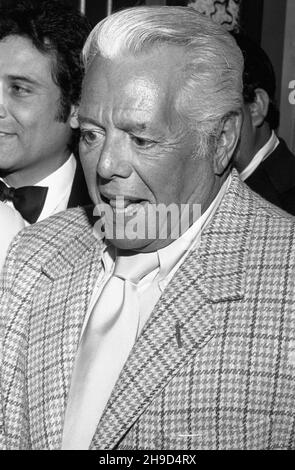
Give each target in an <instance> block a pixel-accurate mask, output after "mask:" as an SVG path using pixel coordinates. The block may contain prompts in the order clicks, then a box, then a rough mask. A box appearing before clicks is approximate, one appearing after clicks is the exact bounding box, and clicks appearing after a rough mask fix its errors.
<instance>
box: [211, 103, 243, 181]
mask: <svg viewBox="0 0 295 470" xmlns="http://www.w3.org/2000/svg"><path fill="white" fill-rule="evenodd" d="M242 121H243V118H242V113H241V111H240V112H236V113H232V114H230V115H229V116H226V117H225V118H224V120H223V122H222V128H221V132H220V133H219V138H218V141H217V145H216V151H215V155H214V173H215V174H216V175H222V173H223V172H224V171H225V170H226V168H227V167H228V165H229V162H230V161H231V158H232V156H233V153H234V150H235V148H236V146H237V143H238V141H239V138H240V133H241V127H242Z"/></svg>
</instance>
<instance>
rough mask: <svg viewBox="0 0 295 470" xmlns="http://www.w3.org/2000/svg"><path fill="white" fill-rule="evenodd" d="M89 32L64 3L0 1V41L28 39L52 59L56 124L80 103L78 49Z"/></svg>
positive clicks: (54, 0) (57, 0) (83, 20)
mask: <svg viewBox="0 0 295 470" xmlns="http://www.w3.org/2000/svg"><path fill="white" fill-rule="evenodd" d="M90 30H91V26H90V24H89V22H88V20H87V19H86V18H85V17H84V16H83V15H81V14H80V12H79V11H78V10H76V9H75V8H73V6H72V5H71V4H70V2H68V1H65V0H9V1H8V0H0V41H1V40H3V39H4V38H5V37H7V36H10V35H18V36H23V37H26V38H28V39H30V40H31V41H32V43H33V45H34V46H35V47H36V48H37V49H38V50H39V51H40V52H42V53H43V54H51V55H52V57H53V66H52V79H53V81H54V83H55V84H56V85H57V86H58V87H59V88H60V91H61V103H60V109H59V113H58V116H57V119H58V120H59V121H62V122H65V121H66V120H67V119H68V116H69V113H70V109H71V105H75V104H78V103H79V100H80V95H81V86H82V78H83V68H82V62H81V57H80V56H81V50H82V47H83V45H84V42H85V40H86V38H87V36H88V34H89V32H90Z"/></svg>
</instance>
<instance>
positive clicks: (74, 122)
mask: <svg viewBox="0 0 295 470" xmlns="http://www.w3.org/2000/svg"><path fill="white" fill-rule="evenodd" d="M70 125H71V128H72V129H77V128H78V127H79V122H78V106H76V105H73V104H72V106H71V114H70Z"/></svg>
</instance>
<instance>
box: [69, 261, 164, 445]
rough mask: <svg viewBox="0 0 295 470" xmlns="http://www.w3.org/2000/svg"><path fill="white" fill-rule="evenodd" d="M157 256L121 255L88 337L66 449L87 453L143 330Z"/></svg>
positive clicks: (74, 385) (74, 384)
mask: <svg viewBox="0 0 295 470" xmlns="http://www.w3.org/2000/svg"><path fill="white" fill-rule="evenodd" d="M157 266H158V255H157V253H156V252H155V253H139V254H136V255H134V254H131V255H126V254H125V255H124V256H117V258H116V261H115V269H114V273H113V275H112V276H111V278H110V279H109V280H108V282H107V283H106V285H105V286H104V288H103V290H102V292H101V294H100V296H99V299H98V301H97V302H96V304H95V306H94V308H93V310H92V313H91V315H90V318H89V320H88V323H87V326H86V328H85V331H84V333H83V335H82V339H81V343H80V346H79V349H78V353H77V357H76V361H75V366H74V370H73V375H72V381H71V388H70V392H69V397H68V405H67V409H66V415H65V424H64V432H63V444H62V448H63V449H87V448H88V447H89V445H90V443H91V440H92V437H93V435H94V432H95V430H96V427H97V424H98V422H99V419H100V417H101V415H102V413H103V410H104V408H105V405H106V403H107V401H108V399H109V397H110V394H111V391H112V389H113V387H114V385H115V383H116V381H117V379H118V377H119V374H120V372H121V370H122V368H123V366H124V364H125V362H126V360H127V357H128V355H129V353H130V351H131V349H132V347H133V345H134V343H135V340H136V336H137V331H138V327H139V302H138V296H137V287H136V285H137V283H138V282H139V281H140V279H142V278H143V277H144V276H145V275H146V274H148V273H149V272H151V271H152V270H154V269H155V268H156V267H157Z"/></svg>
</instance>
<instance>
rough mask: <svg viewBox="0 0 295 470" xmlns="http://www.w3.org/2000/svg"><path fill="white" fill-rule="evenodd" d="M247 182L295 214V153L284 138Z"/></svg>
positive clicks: (262, 194)
mask: <svg viewBox="0 0 295 470" xmlns="http://www.w3.org/2000/svg"><path fill="white" fill-rule="evenodd" d="M245 183H246V184H247V185H248V186H250V188H251V189H253V191H255V192H256V193H258V194H260V196H262V197H264V198H265V199H267V200H268V201H270V202H272V203H273V204H275V205H276V206H278V207H281V208H282V209H284V210H285V211H287V212H289V213H290V214H293V215H295V155H293V153H291V152H290V150H289V149H288V147H287V145H286V143H285V142H284V141H283V140H282V139H280V143H279V145H278V146H277V148H276V149H275V150H274V151H273V152H272V153H271V154H270V155H269V156H268V157H267V159H266V160H264V161H263V162H262V163H261V164H260V165H259V166H258V167H257V168H256V170H255V171H254V172H253V173H252V175H250V176H249V178H247V179H246V180H245Z"/></svg>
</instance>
